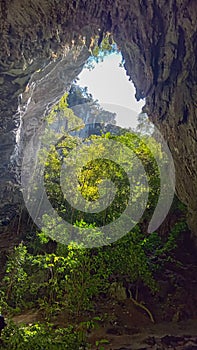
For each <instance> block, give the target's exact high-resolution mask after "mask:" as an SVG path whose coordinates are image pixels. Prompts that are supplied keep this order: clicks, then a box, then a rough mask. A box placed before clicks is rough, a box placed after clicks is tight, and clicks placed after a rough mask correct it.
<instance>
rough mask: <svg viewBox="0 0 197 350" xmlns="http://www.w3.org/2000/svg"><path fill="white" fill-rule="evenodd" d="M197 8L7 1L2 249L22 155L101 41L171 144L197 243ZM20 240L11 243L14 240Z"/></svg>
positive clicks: (0, 122) (0, 28) (154, 1)
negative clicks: (109, 38) (110, 44)
mask: <svg viewBox="0 0 197 350" xmlns="http://www.w3.org/2000/svg"><path fill="white" fill-rule="evenodd" d="M196 9H197V3H196V1H195V0H189V1H188V0H167V1H164V0H150V1H149V0H133V1H130V0H115V1H114V0H101V1H99V2H98V1H94V0H76V1H68V0H65V1H60V0H48V1H46V0H1V3H0V32H1V36H0V45H1V50H0V98H1V100H0V132H1V153H0V174H1V182H0V202H1V208H0V210H1V214H0V225H1V227H0V230H1V232H2V234H1V235H0V247H4V246H5V247H6V246H8V245H9V244H10V243H9V241H8V240H6V243H5V235H7V237H8V236H9V235H11V234H12V236H13V237H14V235H15V234H16V232H13V229H14V226H13V222H14V221H17V220H18V219H17V215H18V213H19V211H20V210H21V208H22V206H23V204H22V196H21V193H20V165H21V152H22V150H23V148H24V147H25V144H26V143H27V142H28V140H29V138H30V137H31V136H32V135H33V133H34V132H35V130H37V129H38V128H39V127H40V125H41V123H42V120H43V117H44V116H45V115H46V113H48V111H49V110H50V107H51V106H52V105H53V104H54V103H55V102H57V101H58V99H59V98H60V97H61V95H63V93H64V92H65V91H66V90H67V89H68V87H69V85H70V83H71V82H72V81H73V79H74V78H76V77H77V75H78V74H79V72H80V70H81V69H82V68H83V64H84V63H85V62H86V60H87V57H88V55H89V53H88V49H87V48H90V47H91V45H92V43H93V37H94V35H95V33H100V36H102V33H103V32H111V33H112V34H113V37H114V39H115V41H116V43H117V45H118V47H119V49H120V50H121V52H122V54H123V57H124V60H125V69H126V72H127V74H128V75H129V76H130V78H131V79H132V80H133V82H134V84H135V87H136V97H137V99H141V98H146V106H145V107H144V110H145V111H147V113H148V115H149V117H150V119H151V120H152V122H153V123H154V124H155V125H156V126H157V127H158V128H159V129H160V131H161V133H162V134H163V136H164V138H165V139H166V140H167V142H168V144H169V146H170V150H171V152H172V155H173V158H174V162H175V166H176V180H177V183H176V189H177V194H178V196H179V198H180V199H181V200H182V201H183V202H184V203H185V204H186V205H187V207H188V211H189V224H190V227H191V229H192V232H193V233H194V234H196V235H197V215H196V214H197V200H196V196H197V158H196V154H197V128H196V126H197V125H196V124H197V122H196V120H197V119H196V117H197V116H196V110H195V107H196V100H197V99H196V97H197V89H196V85H195V84H196V72H197V69H196V68H197V67H196V61H195V53H196V52H197V48H196V45H197V44H196V43H197V35H196ZM10 237H11V236H10Z"/></svg>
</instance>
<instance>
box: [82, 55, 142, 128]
mask: <svg viewBox="0 0 197 350" xmlns="http://www.w3.org/2000/svg"><path fill="white" fill-rule="evenodd" d="M121 59H122V57H121V54H112V55H109V56H107V57H105V58H104V61H103V62H100V63H98V64H96V67H95V68H94V69H93V70H91V71H90V70H88V69H86V68H85V69H83V71H82V72H81V74H80V75H79V81H78V84H79V85H80V86H82V87H85V86H87V87H88V92H89V93H91V94H92V95H93V98H94V99H97V100H98V101H99V103H100V105H101V106H102V107H103V108H104V109H106V110H108V111H111V112H116V113H117V119H116V120H117V125H119V126H122V127H132V128H135V127H136V124H137V115H138V114H139V113H140V112H141V108H142V106H143V105H144V103H145V102H144V101H139V102H137V101H136V99H135V87H134V85H133V83H132V82H131V81H129V78H128V77H127V76H126V71H125V69H124V68H123V67H120V66H119V64H120V63H121Z"/></svg>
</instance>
